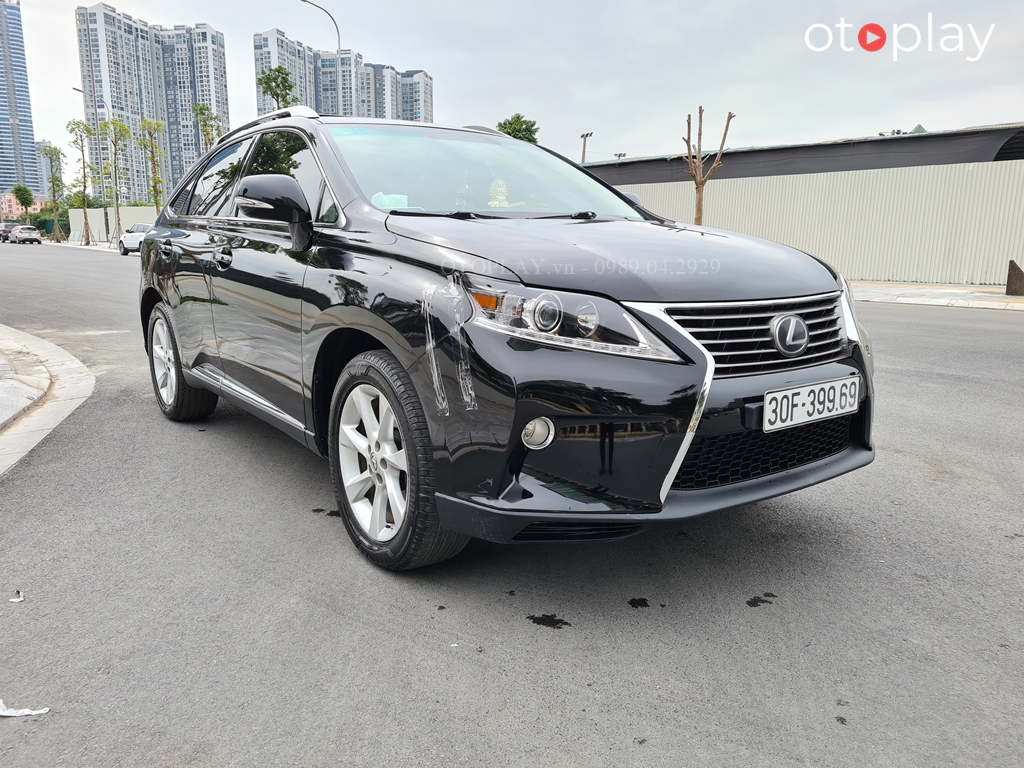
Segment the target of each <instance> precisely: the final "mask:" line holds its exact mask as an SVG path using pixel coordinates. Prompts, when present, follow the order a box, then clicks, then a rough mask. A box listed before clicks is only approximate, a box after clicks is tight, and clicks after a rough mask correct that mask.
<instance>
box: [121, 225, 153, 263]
mask: <svg viewBox="0 0 1024 768" xmlns="http://www.w3.org/2000/svg"><path fill="white" fill-rule="evenodd" d="M152 226H153V225H152V224H134V225H132V226H131V227H129V228H128V229H126V230H125V231H124V234H123V235H121V238H120V239H119V240H118V243H117V248H118V250H119V251H121V255H122V256H127V255H128V253H129V252H130V251H137V250H139V245H140V244H141V243H142V237H143V236H144V235H145V234H146V232H147V231H149V228H150V227H152Z"/></svg>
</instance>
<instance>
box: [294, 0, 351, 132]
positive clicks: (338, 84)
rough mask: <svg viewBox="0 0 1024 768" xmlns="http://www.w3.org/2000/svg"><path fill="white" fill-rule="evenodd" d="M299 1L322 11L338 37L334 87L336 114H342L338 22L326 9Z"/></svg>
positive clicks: (309, 1)
mask: <svg viewBox="0 0 1024 768" xmlns="http://www.w3.org/2000/svg"><path fill="white" fill-rule="evenodd" d="M300 1H301V2H303V3H305V4H306V5H312V6H313V7H314V8H319V9H320V10H321V11H323V12H324V13H326V14H327V16H328V17H329V18H330V19H331V23H332V24H334V34H335V35H337V36H338V48H337V51H336V53H337V56H338V58H337V60H336V61H335V66H334V85H335V89H336V90H337V92H338V114H339V115H340V114H341V113H342V109H341V31H340V30H339V29H338V22H336V21H335V20H334V16H333V15H332V14H331V12H330V11H328V10H327V9H326V8H324V7H323V6H322V5H317V4H316V3H314V2H311V0H300ZM353 85H355V84H354V83H353ZM352 98H353V105H352V106H353V107H355V103H354V101H355V94H354V93H353V94H352ZM314 106H315V103H314Z"/></svg>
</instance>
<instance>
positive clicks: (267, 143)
mask: <svg viewBox="0 0 1024 768" xmlns="http://www.w3.org/2000/svg"><path fill="white" fill-rule="evenodd" d="M267 173H272V174H284V175H285V176H291V177H292V178H294V179H295V180H296V181H298V182H299V188H300V189H301V190H302V194H303V195H305V197H306V202H307V203H308V204H309V210H310V211H311V212H312V213H313V214H314V216H315V215H316V207H317V204H318V203H319V202H320V185H321V184H322V183H323V176H322V175H321V173H320V167H319V166H318V165H317V164H316V158H315V157H313V151H312V150H311V149H310V148H309V145H308V144H306V140H305V139H303V138H302V137H301V136H299V134H297V133H292V132H291V131H276V132H274V133H265V134H263V135H262V136H261V137H260V143H259V145H258V146H257V147H256V152H255V153H253V158H252V163H251V164H250V166H249V172H248V173H247V174H246V176H258V175H260V174H267Z"/></svg>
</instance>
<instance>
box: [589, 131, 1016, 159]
mask: <svg viewBox="0 0 1024 768" xmlns="http://www.w3.org/2000/svg"><path fill="white" fill-rule="evenodd" d="M1014 129H1017V130H1024V122H1019V123H1000V124H998V125H979V126H975V127H973V128H957V129H955V130H948V131H925V132H923V133H909V132H908V133H900V134H895V135H893V134H886V135H884V136H861V137H858V138H852V139H831V140H829V141H811V142H803V143H799V144H775V145H765V146H752V147H726V148H725V152H723V157H724V156H725V155H730V154H737V153H740V152H769V151H772V150H783V149H800V148H804V147H828V146H835V145H839V144H861V143H864V142H868V141H896V140H901V139H920V138H926V137H935V136H957V135H965V136H966V135H970V134H975V133H986V132H989V131H1006V130H1014ZM716 154H718V150H717V149H713V150H710V151H707V152H704V156H705V157H708V156H709V155H710V156H712V157H714V156H715V155H716ZM685 159H686V154H685V153H677V154H673V155H648V156H644V157H626V158H623V159H621V160H597V161H595V162H592V163H587V164H586V167H588V168H589V167H591V166H601V165H623V164H626V163H642V162H648V161H654V160H685Z"/></svg>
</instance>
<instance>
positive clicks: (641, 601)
mask: <svg viewBox="0 0 1024 768" xmlns="http://www.w3.org/2000/svg"><path fill="white" fill-rule="evenodd" d="M629 607H630V608H650V607H651V604H650V603H649V602H647V598H646V597H634V598H633V599H632V600H630V601H629Z"/></svg>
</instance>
